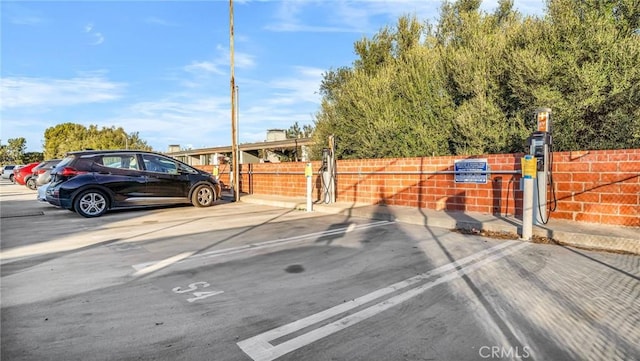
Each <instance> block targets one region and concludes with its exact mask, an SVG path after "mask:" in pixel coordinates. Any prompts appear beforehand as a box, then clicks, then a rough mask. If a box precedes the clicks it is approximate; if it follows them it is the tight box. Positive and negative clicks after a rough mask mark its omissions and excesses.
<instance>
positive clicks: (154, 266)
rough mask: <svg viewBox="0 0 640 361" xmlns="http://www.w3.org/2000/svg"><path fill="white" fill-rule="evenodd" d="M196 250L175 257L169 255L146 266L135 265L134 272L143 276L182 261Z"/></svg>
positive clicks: (135, 274)
mask: <svg viewBox="0 0 640 361" xmlns="http://www.w3.org/2000/svg"><path fill="white" fill-rule="evenodd" d="M193 253H194V252H183V253H180V254H178V255H175V256H173V257H169V258H165V259H163V260H162V261H158V262H151V263H148V264H145V266H143V267H139V268H136V267H135V266H134V268H136V272H135V273H134V274H133V275H134V276H143V275H146V274H148V273H151V272H155V271H157V270H160V269H163V268H165V267H168V266H170V265H172V264H174V263H177V262H180V261H182V260H183V259H185V258H188V257H189V256H191V255H193Z"/></svg>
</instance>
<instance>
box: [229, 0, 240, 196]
mask: <svg viewBox="0 0 640 361" xmlns="http://www.w3.org/2000/svg"><path fill="white" fill-rule="evenodd" d="M229 43H230V46H229V50H230V51H229V52H230V53H231V159H232V160H231V162H232V163H233V164H232V165H233V168H232V169H233V181H232V185H231V187H232V189H233V199H234V201H235V202H238V201H239V200H240V164H239V163H240V159H239V158H240V157H239V156H238V129H237V127H236V119H237V114H236V79H235V72H234V59H233V56H234V47H233V0H229Z"/></svg>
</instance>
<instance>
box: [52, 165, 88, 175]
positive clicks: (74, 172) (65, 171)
mask: <svg viewBox="0 0 640 361" xmlns="http://www.w3.org/2000/svg"><path fill="white" fill-rule="evenodd" d="M86 173H87V172H83V171H79V170H77V169H75V168H71V167H64V168H62V170H61V171H60V172H58V174H59V175H61V176H63V177H73V176H76V175H78V174H86Z"/></svg>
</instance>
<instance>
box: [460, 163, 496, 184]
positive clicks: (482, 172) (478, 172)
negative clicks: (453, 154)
mask: <svg viewBox="0 0 640 361" xmlns="http://www.w3.org/2000/svg"><path fill="white" fill-rule="evenodd" d="M454 171H455V182H456V183H474V184H486V183H487V178H488V175H489V174H488V173H489V165H488V164H487V160H486V159H460V160H456V161H455V162H454Z"/></svg>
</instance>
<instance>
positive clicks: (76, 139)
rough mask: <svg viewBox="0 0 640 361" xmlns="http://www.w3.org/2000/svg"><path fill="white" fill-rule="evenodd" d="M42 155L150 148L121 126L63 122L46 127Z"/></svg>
mask: <svg viewBox="0 0 640 361" xmlns="http://www.w3.org/2000/svg"><path fill="white" fill-rule="evenodd" d="M44 138H45V140H44V155H45V157H46V158H47V159H49V158H60V157H63V156H64V155H65V154H66V153H67V152H70V151H76V150H82V149H87V148H90V149H125V148H129V149H142V150H151V147H150V146H148V145H147V143H146V142H145V141H143V140H142V139H140V137H139V135H138V133H137V132H135V133H131V134H128V133H126V132H125V130H124V129H123V128H121V127H120V128H116V127H110V128H107V127H103V128H101V129H99V128H98V126H96V125H90V126H89V127H88V128H87V127H85V126H83V125H81V124H74V123H63V124H58V125H56V126H54V127H50V128H47V129H46V130H45V134H44Z"/></svg>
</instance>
